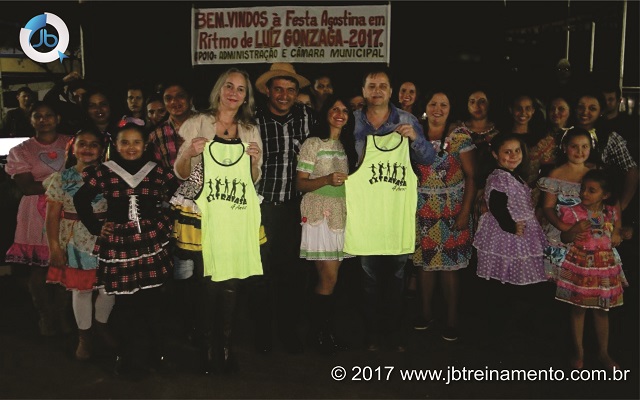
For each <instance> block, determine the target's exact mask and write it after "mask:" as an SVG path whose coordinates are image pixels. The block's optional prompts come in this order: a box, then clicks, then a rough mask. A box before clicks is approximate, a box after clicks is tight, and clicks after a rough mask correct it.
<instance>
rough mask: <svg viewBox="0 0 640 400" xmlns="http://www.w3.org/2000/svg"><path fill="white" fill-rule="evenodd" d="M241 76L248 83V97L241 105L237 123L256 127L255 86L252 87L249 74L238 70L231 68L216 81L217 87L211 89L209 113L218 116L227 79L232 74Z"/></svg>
mask: <svg viewBox="0 0 640 400" xmlns="http://www.w3.org/2000/svg"><path fill="white" fill-rule="evenodd" d="M234 73H236V74H241V75H242V76H243V77H244V80H245V82H246V89H247V95H246V97H245V99H244V102H242V105H240V109H239V110H238V112H237V113H236V115H235V118H234V119H235V121H236V122H237V123H239V124H242V125H244V126H245V127H248V126H253V125H255V120H254V117H253V115H254V110H255V100H254V98H253V86H252V85H251V80H250V79H249V74H248V73H247V72H246V71H244V70H241V69H238V68H229V69H228V70H226V71H225V72H223V73H222V74H221V75H220V76H219V77H218V80H217V81H216V83H215V85H213V89H211V94H209V109H208V110H207V112H210V113H211V114H212V115H216V114H217V113H218V109H219V107H220V92H221V91H222V86H223V85H224V83H225V82H226V81H227V78H228V77H229V75H231V74H234Z"/></svg>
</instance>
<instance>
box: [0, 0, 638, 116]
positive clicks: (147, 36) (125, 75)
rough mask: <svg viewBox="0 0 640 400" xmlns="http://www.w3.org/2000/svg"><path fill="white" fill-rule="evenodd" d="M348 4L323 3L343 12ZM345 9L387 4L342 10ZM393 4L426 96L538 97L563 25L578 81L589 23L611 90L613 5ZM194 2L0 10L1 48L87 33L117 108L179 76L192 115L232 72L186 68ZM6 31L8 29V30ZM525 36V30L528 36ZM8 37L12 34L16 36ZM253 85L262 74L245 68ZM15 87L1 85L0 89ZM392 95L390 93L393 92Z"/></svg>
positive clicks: (397, 34)
mask: <svg viewBox="0 0 640 400" xmlns="http://www.w3.org/2000/svg"><path fill="white" fill-rule="evenodd" d="M317 3H318V2H229V1H224V2H221V1H213V2H196V3H194V4H195V5H196V6H197V7H212V8H215V7H220V8H229V7H251V6H256V5H261V6H265V5H269V4H273V5H283V4H291V5H317ZM345 3H347V2H322V4H324V5H336V4H341V5H344V4H345ZM348 4H386V3H382V2H364V3H363V2H348ZM638 4H639V3H638V1H629V2H628V17H627V18H628V20H627V28H628V33H627V38H626V41H627V42H626V60H625V86H638V80H639V79H638V74H639V72H638V71H639V68H638V49H639V48H640V46H639V44H638V37H639V35H638V25H639V24H638V20H639V11H638ZM569 5H570V7H567V2H566V1H546V2H542V1H514V0H508V1H507V2H504V1H473V2H469V1H448V2H443V1H392V2H391V30H392V42H391V65H390V67H391V70H392V73H393V76H392V78H393V80H394V81H398V82H396V84H398V83H399V80H407V79H412V80H415V81H416V82H417V83H418V85H419V86H420V87H421V88H423V89H428V88H429V87H433V86H436V85H437V86H442V85H444V86H449V87H451V88H453V89H454V90H455V91H462V90H463V89H464V88H465V87H467V86H468V85H469V84H472V83H476V82H483V83H487V84H489V85H491V86H492V87H494V88H495V89H496V91H497V92H502V91H504V90H507V89H510V88H513V87H514V84H515V82H517V83H518V84H519V85H524V86H526V87H527V88H531V89H533V90H535V89H536V88H539V87H541V85H543V84H545V83H546V82H548V80H549V79H550V76H551V74H553V71H554V68H555V64H556V62H557V61H558V60H559V59H560V58H562V57H564V51H565V50H564V47H565V33H564V31H563V29H564V28H563V26H561V25H562V24H560V25H558V24H556V25H554V22H555V23H562V22H563V21H572V23H571V25H570V26H571V30H572V32H571V46H570V60H571V63H572V68H573V70H574V73H575V74H578V75H586V74H587V73H588V68H589V47H590V40H591V32H590V21H592V20H593V21H596V26H597V27H596V51H595V63H594V71H595V72H596V74H597V76H598V77H606V78H608V79H611V80H614V81H615V82H617V79H618V71H619V57H620V42H621V39H620V38H621V13H622V2H620V1H571V2H570V3H569ZM191 7H192V3H191V2H178V1H166V2H163V1H154V2H147V1H144V2H104V1H88V2H84V3H81V4H79V3H77V2H20V3H18V2H2V3H0V21H1V22H2V24H0V29H1V31H0V46H3V45H4V46H6V45H11V44H14V45H15V44H17V37H18V33H17V32H18V31H19V28H20V27H21V26H23V25H24V23H26V22H27V21H28V20H29V19H30V18H31V17H33V16H34V15H36V14H38V13H42V12H44V11H50V12H53V13H55V14H57V15H58V16H60V17H61V18H62V19H63V20H65V22H66V23H67V25H68V26H69V29H70V31H71V36H72V38H71V47H73V46H74V45H77V44H78V42H79V39H78V38H79V35H78V31H79V29H78V26H79V25H80V23H81V24H82V27H83V29H84V38H85V60H86V77H87V78H88V79H90V80H93V81H97V82H101V83H102V84H104V85H105V86H107V87H109V88H111V89H112V90H113V91H114V94H115V95H117V96H118V97H119V98H122V99H123V103H124V87H125V86H126V83H127V82H129V81H142V82H144V83H146V84H148V85H149V86H152V85H153V84H155V83H157V82H161V81H162V80H164V79H165V78H168V77H172V76H177V77H180V78H182V79H188V80H190V81H191V82H192V83H193V84H194V88H195V94H196V105H197V106H198V107H204V106H206V99H207V95H208V92H209V91H210V89H211V87H212V86H213V83H214V82H215V80H216V78H217V76H218V74H219V73H220V72H222V71H224V70H225V69H227V68H228V67H229V66H230V65H212V66H197V67H192V66H191V64H190V40H191V39H190V21H191V16H190V10H191ZM11 21H13V26H12V23H11ZM527 28H528V29H527ZM14 31H15V33H13V32H14ZM371 66H372V65H366V64H365V65H363V64H354V63H342V64H339V65H336V64H297V65H296V68H297V70H298V71H299V72H300V73H301V74H303V75H305V76H307V77H309V78H311V77H313V76H315V75H316V74H319V73H328V74H329V75H330V76H332V77H333V79H334V81H335V84H336V85H335V86H337V87H340V88H342V89H344V90H347V91H349V92H353V93H356V92H358V91H359V90H360V82H361V77H362V74H363V72H364V71H365V70H366V69H368V68H369V67H371ZM241 67H242V68H244V69H246V70H247V71H248V72H249V74H250V76H251V77H252V78H253V79H255V78H257V77H258V76H259V75H260V74H261V73H262V72H264V71H265V70H266V69H267V68H268V66H267V65H266V64H242V65H241ZM12 79H14V80H15V79H21V77H10V76H9V77H7V76H5V77H4V80H5V82H8V83H11V82H12V81H11V80H12ZM396 86H397V85H396Z"/></svg>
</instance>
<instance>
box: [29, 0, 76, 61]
mask: <svg viewBox="0 0 640 400" xmlns="http://www.w3.org/2000/svg"><path fill="white" fill-rule="evenodd" d="M48 26H52V27H53V28H55V31H53V30H51V28H49V29H47V27H48ZM56 31H57V34H56ZM20 46H21V47H22V51H23V52H24V54H26V55H27V57H29V58H30V59H32V60H33V61H36V62H40V63H48V62H51V61H54V60H56V59H60V62H61V63H62V60H63V59H65V58H68V56H67V55H65V54H64V52H65V51H66V50H67V46H69V30H68V29H67V25H66V24H65V23H64V21H63V20H62V19H60V17H58V16H57V15H55V14H51V13H48V12H46V13H44V14H41V15H36V16H35V17H33V18H31V20H29V22H27V24H26V25H25V26H24V28H22V29H20Z"/></svg>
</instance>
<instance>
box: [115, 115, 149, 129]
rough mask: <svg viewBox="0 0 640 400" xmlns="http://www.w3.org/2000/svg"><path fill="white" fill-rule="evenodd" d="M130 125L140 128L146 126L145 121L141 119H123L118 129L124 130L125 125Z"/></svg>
mask: <svg viewBox="0 0 640 400" xmlns="http://www.w3.org/2000/svg"><path fill="white" fill-rule="evenodd" d="M128 124H134V125H138V126H144V125H145V124H144V121H143V120H141V119H140V118H133V117H122V119H121V120H120V122H118V128H124V126H125V125H128Z"/></svg>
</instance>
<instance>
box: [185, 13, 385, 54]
mask: <svg viewBox="0 0 640 400" xmlns="http://www.w3.org/2000/svg"><path fill="white" fill-rule="evenodd" d="M191 19H192V21H191V27H192V34H191V55H192V58H191V63H192V65H211V64H246V63H273V62H290V63H335V62H362V63H389V53H390V38H391V4H387V5H370V6H367V5H364V6H362V5H359V6H348V5H345V6H331V7H329V6H326V7H323V6H313V7H311V6H308V7H293V6H291V7H287V6H283V7H250V8H193V9H192V14H191Z"/></svg>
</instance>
